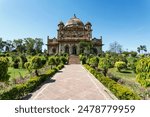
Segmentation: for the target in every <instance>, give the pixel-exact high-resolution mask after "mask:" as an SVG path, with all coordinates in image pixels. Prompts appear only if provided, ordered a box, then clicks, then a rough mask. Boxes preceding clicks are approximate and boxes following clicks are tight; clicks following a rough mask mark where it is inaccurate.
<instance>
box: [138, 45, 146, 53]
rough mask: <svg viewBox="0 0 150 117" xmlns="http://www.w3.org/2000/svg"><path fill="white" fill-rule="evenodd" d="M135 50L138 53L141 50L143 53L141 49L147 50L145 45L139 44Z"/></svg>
mask: <svg viewBox="0 0 150 117" xmlns="http://www.w3.org/2000/svg"><path fill="white" fill-rule="evenodd" d="M137 51H138V53H141V52H142V54H143V51H144V52H147V48H146V45H140V46H139V47H137Z"/></svg>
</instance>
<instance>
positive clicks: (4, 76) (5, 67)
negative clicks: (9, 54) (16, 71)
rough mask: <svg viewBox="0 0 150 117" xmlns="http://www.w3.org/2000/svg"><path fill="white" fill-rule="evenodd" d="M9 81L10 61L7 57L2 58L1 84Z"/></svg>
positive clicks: (0, 61) (0, 62)
mask: <svg viewBox="0 0 150 117" xmlns="http://www.w3.org/2000/svg"><path fill="white" fill-rule="evenodd" d="M8 80H9V75H8V59H7V58H5V57H0V82H5V81H8Z"/></svg>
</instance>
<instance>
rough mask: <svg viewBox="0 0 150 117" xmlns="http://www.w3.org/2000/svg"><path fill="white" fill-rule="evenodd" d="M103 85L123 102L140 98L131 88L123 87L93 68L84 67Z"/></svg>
mask: <svg viewBox="0 0 150 117" xmlns="http://www.w3.org/2000/svg"><path fill="white" fill-rule="evenodd" d="M84 67H85V68H86V69H88V70H89V71H90V72H91V73H92V74H93V75H94V76H95V77H96V78H97V79H98V80H99V81H100V82H101V83H102V84H103V85H105V86H106V87H107V88H108V89H109V90H110V91H111V92H112V93H113V94H114V95H115V96H116V97H117V98H119V99H122V100H138V99H140V97H139V96H138V95H137V94H135V93H134V92H133V91H131V90H130V89H129V88H127V87H125V86H122V85H120V84H118V83H117V82H115V81H114V80H112V79H110V78H108V77H105V76H103V75H102V74H101V73H99V72H98V71H96V70H95V69H93V68H91V67H90V66H89V65H84Z"/></svg>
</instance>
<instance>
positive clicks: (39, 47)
mask: <svg viewBox="0 0 150 117" xmlns="http://www.w3.org/2000/svg"><path fill="white" fill-rule="evenodd" d="M43 44H44V43H43V40H42V39H41V38H35V45H34V49H35V51H36V54H38V53H41V52H42V46H43Z"/></svg>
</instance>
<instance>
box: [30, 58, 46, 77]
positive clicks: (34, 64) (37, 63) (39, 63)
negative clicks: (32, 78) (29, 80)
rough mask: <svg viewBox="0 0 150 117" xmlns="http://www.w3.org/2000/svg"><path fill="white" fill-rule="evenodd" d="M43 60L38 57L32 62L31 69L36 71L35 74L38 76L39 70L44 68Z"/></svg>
mask: <svg viewBox="0 0 150 117" xmlns="http://www.w3.org/2000/svg"><path fill="white" fill-rule="evenodd" d="M42 67H43V64H42V60H41V58H40V57H38V56H34V57H33V58H32V60H31V69H35V74H36V75H37V76H38V71H37V70H38V69H40V68H42Z"/></svg>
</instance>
